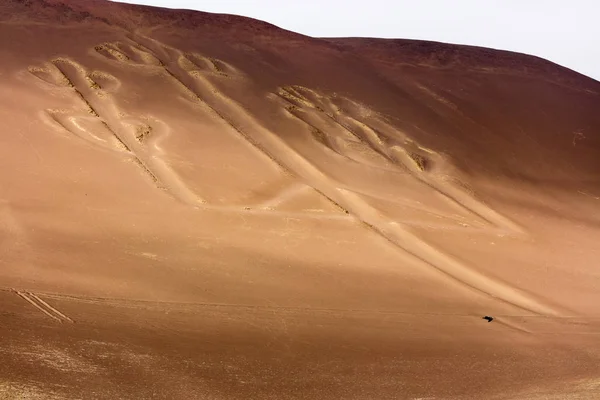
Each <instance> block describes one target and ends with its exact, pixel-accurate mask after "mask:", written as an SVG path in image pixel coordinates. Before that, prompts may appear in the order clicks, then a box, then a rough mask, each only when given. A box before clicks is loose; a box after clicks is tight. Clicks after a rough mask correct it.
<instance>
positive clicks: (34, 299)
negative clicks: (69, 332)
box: [13, 289, 73, 323]
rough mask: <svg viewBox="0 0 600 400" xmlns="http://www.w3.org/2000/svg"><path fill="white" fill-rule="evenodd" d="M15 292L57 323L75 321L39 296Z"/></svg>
mask: <svg viewBox="0 0 600 400" xmlns="http://www.w3.org/2000/svg"><path fill="white" fill-rule="evenodd" d="M13 292H14V293H16V294H17V295H18V296H19V297H21V298H22V299H24V300H25V301H27V302H28V303H29V304H31V305H32V306H34V307H35V308H37V309H38V310H40V311H41V312H43V313H44V314H46V315H47V316H48V317H50V318H52V319H53V320H55V321H58V322H60V323H62V322H70V323H73V320H72V319H71V318H69V317H67V316H66V315H65V314H63V313H62V312H60V311H59V310H57V309H56V308H54V307H52V306H51V305H50V304H48V303H47V302H46V301H44V300H42V299H40V298H39V297H38V296H37V295H35V294H34V293H31V292H21V291H18V290H15V289H13Z"/></svg>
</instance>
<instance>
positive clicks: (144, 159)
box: [36, 58, 202, 206]
mask: <svg viewBox="0 0 600 400" xmlns="http://www.w3.org/2000/svg"><path fill="white" fill-rule="evenodd" d="M48 70H49V71H50V75H51V76H53V80H54V81H58V82H61V83H64V85H65V86H66V87H68V88H70V89H71V90H72V91H73V93H74V95H75V97H77V98H78V99H79V100H80V102H81V103H82V104H83V106H84V108H85V110H86V111H87V113H88V114H89V116H88V118H95V119H96V120H97V122H98V123H100V124H102V125H103V127H104V129H105V130H106V131H107V132H109V133H110V134H111V135H112V136H113V138H114V139H115V140H116V142H117V143H116V146H115V147H116V150H120V151H125V152H126V153H128V154H129V155H130V156H131V158H132V159H133V161H134V162H135V163H136V164H137V165H138V166H139V167H140V168H141V169H142V170H143V171H144V172H145V173H146V174H147V175H148V176H149V177H150V179H151V180H152V181H153V182H154V183H155V185H156V186H157V187H159V188H161V189H165V190H166V191H167V192H168V193H170V194H171V195H173V196H174V197H175V198H177V199H178V200H180V201H182V202H184V203H186V204H189V205H192V206H198V205H199V204H200V203H201V202H202V200H201V199H200V198H199V197H198V196H197V195H196V194H195V193H193V192H192V191H191V190H190V189H189V188H188V187H187V186H186V185H185V184H184V183H183V182H182V181H181V179H180V178H179V177H178V176H177V174H175V173H174V172H173V170H172V169H171V168H169V166H168V165H167V164H165V163H164V162H163V161H162V160H161V159H160V158H159V157H158V156H157V155H156V154H153V153H152V152H151V151H149V148H148V146H145V145H144V143H143V140H141V139H142V137H140V136H139V135H138V132H132V127H131V126H130V124H129V123H128V121H125V120H123V119H122V118H121V117H120V116H119V112H118V108H117V107H116V105H115V103H114V102H113V101H112V100H111V99H110V98H109V97H108V96H107V95H106V94H105V93H102V94H99V90H100V88H99V87H98V86H97V85H96V84H95V82H94V81H92V80H91V78H90V77H89V75H88V74H87V71H86V70H85V69H84V68H83V67H82V66H81V65H79V64H77V63H76V62H74V61H71V60H69V59H66V58H58V59H55V60H53V61H52V62H51V67H49V68H48ZM36 71H37V70H36ZM96 73H97V74H98V72H96ZM52 117H53V119H54V120H55V121H56V122H57V123H58V124H60V125H61V126H63V127H64V128H65V129H67V130H68V131H70V132H72V133H74V134H75V135H77V136H79V137H82V133H83V134H85V133H89V132H88V131H87V130H86V129H84V128H82V127H81V126H80V125H78V124H77V123H76V120H75V119H73V117H71V119H69V122H70V123H71V125H72V126H74V127H75V128H76V129H71V128H72V126H69V125H68V124H66V123H65V122H64V121H61V120H60V119H58V118H57V117H56V115H52ZM90 139H91V141H92V142H96V143H98V144H99V145H100V146H101V147H105V148H106V147H107V144H106V143H103V142H104V140H102V139H100V138H98V137H97V136H96V135H92V138H90ZM90 139H87V138H86V140H90Z"/></svg>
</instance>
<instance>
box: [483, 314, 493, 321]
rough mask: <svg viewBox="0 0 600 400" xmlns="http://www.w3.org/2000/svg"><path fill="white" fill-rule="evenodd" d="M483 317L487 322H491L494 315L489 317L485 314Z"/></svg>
mask: <svg viewBox="0 0 600 400" xmlns="http://www.w3.org/2000/svg"><path fill="white" fill-rule="evenodd" d="M483 319H485V320H486V321H487V322H492V321H493V320H494V317H490V316H489V315H486V316H485V317H483Z"/></svg>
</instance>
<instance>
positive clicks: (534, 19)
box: [123, 0, 600, 80]
mask: <svg viewBox="0 0 600 400" xmlns="http://www.w3.org/2000/svg"><path fill="white" fill-rule="evenodd" d="M123 2H127V3H137V4H146V5H154V6H159V7H168V8H185V9H194V10H201V11H208V12H218V13H226V14H237V15H244V16H248V17H252V18H256V19H260V20H263V21H267V22H270V23H272V24H275V25H277V26H280V27H282V28H285V29H288V30H291V31H295V32H299V33H303V34H305V35H310V36H316V37H319V36H320V37H342V36H362V37H382V38H404V39H425V40H435V41H440V42H448V43H460V44H470V45H476V46H483V47H491V48H496V49H504V50H512V51H518V52H521V53H527V54H534V55H537V56H540V57H543V58H546V59H549V60H551V61H554V62H556V63H558V64H561V65H564V66H566V67H568V68H571V69H574V70H576V71H578V72H580V73H582V74H585V75H588V76H591V77H593V78H595V79H596V80H600V0H297V1H292V0H125V1H123Z"/></svg>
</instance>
